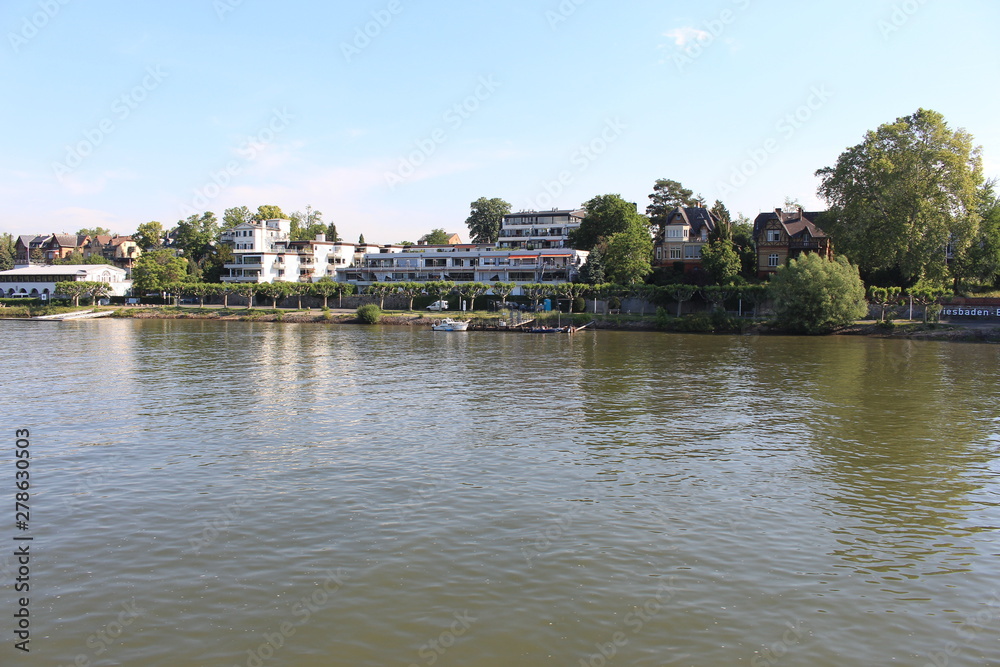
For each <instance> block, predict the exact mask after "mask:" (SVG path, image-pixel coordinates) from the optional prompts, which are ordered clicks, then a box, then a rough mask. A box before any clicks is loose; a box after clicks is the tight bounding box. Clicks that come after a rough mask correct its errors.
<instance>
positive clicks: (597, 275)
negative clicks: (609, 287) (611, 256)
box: [580, 248, 604, 285]
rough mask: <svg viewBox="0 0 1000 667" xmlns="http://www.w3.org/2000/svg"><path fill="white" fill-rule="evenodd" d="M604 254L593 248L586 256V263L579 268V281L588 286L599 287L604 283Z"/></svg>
mask: <svg viewBox="0 0 1000 667" xmlns="http://www.w3.org/2000/svg"><path fill="white" fill-rule="evenodd" d="M603 258H604V254H603V252H602V251H601V250H600V249H599V248H594V249H593V250H591V251H590V254H589V255H587V261H586V262H584V263H583V266H581V267H580V281H581V282H584V283H586V284H588V285H600V284H601V283H603V282H604V259H603Z"/></svg>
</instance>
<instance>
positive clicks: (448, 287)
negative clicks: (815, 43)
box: [424, 280, 455, 301]
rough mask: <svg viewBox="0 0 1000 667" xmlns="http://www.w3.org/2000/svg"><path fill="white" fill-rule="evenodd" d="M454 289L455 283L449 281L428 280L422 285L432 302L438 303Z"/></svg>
mask: <svg viewBox="0 0 1000 667" xmlns="http://www.w3.org/2000/svg"><path fill="white" fill-rule="evenodd" d="M453 289H455V283H453V282H452V281H450V280H430V281H428V282H426V283H424V290H426V292H427V294H428V296H430V297H431V299H432V300H433V301H440V300H441V299H443V298H444V297H445V296H447V295H448V294H451V291H452V290H453Z"/></svg>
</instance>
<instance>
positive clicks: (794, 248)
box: [753, 207, 833, 278]
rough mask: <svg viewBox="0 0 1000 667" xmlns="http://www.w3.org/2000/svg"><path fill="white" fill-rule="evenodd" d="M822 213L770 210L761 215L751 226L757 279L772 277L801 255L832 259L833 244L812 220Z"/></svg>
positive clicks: (799, 210)
mask: <svg viewBox="0 0 1000 667" xmlns="http://www.w3.org/2000/svg"><path fill="white" fill-rule="evenodd" d="M822 214H823V212H822V211H815V212H807V211H803V210H802V208H801V207H800V208H797V209H794V210H784V209H780V208H776V209H774V213H761V214H760V215H758V216H757V219H756V220H754V222H753V237H754V241H755V242H756V243H757V275H758V276H760V277H761V278H766V277H767V276H769V275H771V274H772V273H775V272H776V271H777V270H778V267H779V266H784V264H785V263H786V262H788V260H789V259H792V258H795V257H798V256H799V255H801V254H802V253H804V252H816V253H819V254H820V255H822V256H823V257H825V258H826V259H832V258H833V242H832V241H831V240H830V237H829V236H827V235H826V232H824V231H823V230H822V229H820V228H819V227H818V226H817V225H816V222H815V221H816V220H817V219H818V218H819V217H820V216H821V215H822Z"/></svg>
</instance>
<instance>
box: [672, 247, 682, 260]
mask: <svg viewBox="0 0 1000 667" xmlns="http://www.w3.org/2000/svg"><path fill="white" fill-rule="evenodd" d="M680 258H681V247H680V246H679V245H672V246H670V259H680Z"/></svg>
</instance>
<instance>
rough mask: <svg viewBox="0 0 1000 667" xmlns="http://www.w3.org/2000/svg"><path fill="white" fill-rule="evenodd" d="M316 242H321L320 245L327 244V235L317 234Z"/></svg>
mask: <svg viewBox="0 0 1000 667" xmlns="http://www.w3.org/2000/svg"><path fill="white" fill-rule="evenodd" d="M316 240H317V241H319V242H320V243H325V242H326V234H317V235H316Z"/></svg>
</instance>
